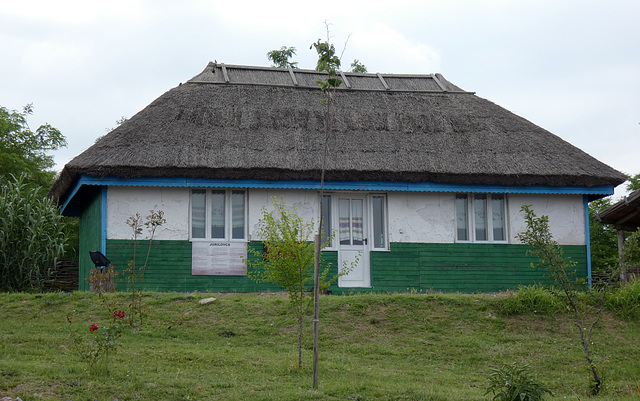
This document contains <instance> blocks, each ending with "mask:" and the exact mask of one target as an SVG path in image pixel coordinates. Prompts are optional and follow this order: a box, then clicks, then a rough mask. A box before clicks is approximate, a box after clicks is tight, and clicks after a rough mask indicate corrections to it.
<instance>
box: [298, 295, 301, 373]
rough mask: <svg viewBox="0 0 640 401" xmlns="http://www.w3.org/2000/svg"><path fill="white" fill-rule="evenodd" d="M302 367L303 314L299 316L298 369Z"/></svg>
mask: <svg viewBox="0 0 640 401" xmlns="http://www.w3.org/2000/svg"><path fill="white" fill-rule="evenodd" d="M300 306H301V307H302V305H300ZM300 368H302V315H300V316H298V369H300Z"/></svg>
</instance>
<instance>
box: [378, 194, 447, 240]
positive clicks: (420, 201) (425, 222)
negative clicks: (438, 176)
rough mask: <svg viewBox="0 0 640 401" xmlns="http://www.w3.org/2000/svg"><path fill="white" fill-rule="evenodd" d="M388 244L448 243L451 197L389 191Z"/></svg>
mask: <svg viewBox="0 0 640 401" xmlns="http://www.w3.org/2000/svg"><path fill="white" fill-rule="evenodd" d="M387 205H388V208H389V218H388V220H389V242H429V243H452V242H454V240H455V228H456V227H455V194H451V193H430V192H419V193H416V192H389V193H388V194H387Z"/></svg>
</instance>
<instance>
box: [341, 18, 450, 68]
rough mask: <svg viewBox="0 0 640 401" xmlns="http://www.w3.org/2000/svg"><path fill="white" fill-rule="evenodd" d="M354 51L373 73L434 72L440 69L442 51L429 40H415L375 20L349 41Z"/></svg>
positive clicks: (351, 52)
mask: <svg viewBox="0 0 640 401" xmlns="http://www.w3.org/2000/svg"><path fill="white" fill-rule="evenodd" d="M348 47H352V49H349V54H354V55H355V56H354V57H351V58H357V59H359V60H360V61H361V62H362V63H364V64H365V65H366V66H367V67H368V68H369V71H370V72H393V73H422V74H425V73H432V72H439V71H440V67H441V63H440V52H439V51H438V50H437V49H435V48H434V47H432V46H429V45H428V44H426V43H420V42H414V41H411V40H409V39H408V38H406V37H405V36H404V35H402V34H401V33H400V32H398V31H397V30H395V29H393V28H391V27H389V26H387V25H385V24H383V23H380V22H378V23H375V24H374V25H373V26H372V27H371V28H370V29H366V28H365V29H359V30H357V31H356V32H355V33H354V34H353V35H352V36H351V39H350V41H349V45H348ZM349 62H350V61H349Z"/></svg>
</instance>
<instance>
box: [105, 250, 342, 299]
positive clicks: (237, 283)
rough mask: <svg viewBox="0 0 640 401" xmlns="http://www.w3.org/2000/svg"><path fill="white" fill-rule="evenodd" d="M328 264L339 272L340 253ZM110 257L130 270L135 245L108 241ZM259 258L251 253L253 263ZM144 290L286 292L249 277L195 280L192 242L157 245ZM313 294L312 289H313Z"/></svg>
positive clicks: (140, 257)
mask: <svg viewBox="0 0 640 401" xmlns="http://www.w3.org/2000/svg"><path fill="white" fill-rule="evenodd" d="M249 246H251V247H254V248H255V249H257V250H258V251H259V252H261V251H262V250H263V246H262V243H261V242H258V241H254V242H251V243H250V244H249ZM147 249H148V242H146V241H139V242H138V248H137V251H136V254H137V256H136V257H137V265H138V266H140V265H141V264H142V263H144V259H145V258H146V252H147ZM323 254H324V255H323V259H324V263H331V266H332V269H333V271H334V272H335V269H336V266H337V253H336V252H324V253H323ZM107 255H108V258H109V259H110V260H111V262H112V263H113V264H114V265H115V266H116V267H117V270H118V271H122V270H124V269H126V268H127V265H128V263H129V261H130V260H131V259H132V258H133V242H132V241H131V240H108V241H107ZM252 258H255V256H252V254H251V253H249V259H250V260H251V259H252ZM144 280H145V282H144V290H147V291H162V292H164V291H179V292H193V291H200V292H267V291H272V292H277V291H282V290H283V289H282V288H281V287H279V286H276V285H273V284H267V283H260V284H258V283H255V282H254V281H253V280H251V279H249V278H248V277H246V276H192V275H191V242H189V241H164V240H163V241H160V240H157V241H153V245H152V248H151V254H150V256H149V262H148V267H147V269H146V272H145V279H144ZM118 289H119V290H120V291H127V290H129V289H128V288H127V281H126V277H123V276H121V277H120V280H119V282H118ZM309 289H310V290H311V288H309Z"/></svg>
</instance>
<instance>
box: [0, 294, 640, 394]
mask: <svg viewBox="0 0 640 401" xmlns="http://www.w3.org/2000/svg"><path fill="white" fill-rule="evenodd" d="M206 296H211V295H210V294H208V295H205V294H192V295H190V296H189V295H185V294H162V295H160V296H158V295H157V294H147V295H146V297H145V302H146V304H147V305H148V309H147V311H148V319H147V323H146V324H145V325H144V326H143V327H142V328H140V329H135V330H133V331H132V330H130V329H128V330H127V331H125V333H124V334H123V337H122V341H121V344H122V347H121V348H120V349H119V351H118V353H117V355H116V356H115V357H114V358H113V360H112V362H111V364H110V368H111V373H110V375H109V376H108V377H106V376H104V375H102V374H96V373H95V372H93V373H91V372H89V371H88V369H87V365H86V363H84V362H80V361H79V360H78V357H77V355H75V354H74V353H73V352H72V350H71V349H70V348H69V339H68V335H67V332H66V331H65V330H64V329H65V326H67V322H66V317H67V316H72V317H73V321H74V324H76V323H77V324H78V325H79V326H78V327H82V328H83V330H84V328H85V327H86V329H87V330H88V327H89V325H90V324H92V323H99V324H104V323H107V322H108V318H109V316H108V312H107V311H106V309H105V308H104V306H103V305H102V304H101V303H100V300H99V299H98V297H97V296H96V295H92V294H87V293H81V292H79V293H74V294H72V295H70V296H67V295H66V294H44V295H32V294H0V308H1V309H0V310H1V311H2V317H1V320H0V396H12V397H16V396H20V397H21V398H22V399H23V400H25V401H28V400H40V399H46V400H49V399H51V400H68V399H73V400H84V399H87V400H95V399H100V400H114V399H118V400H120V401H123V400H188V399H202V400H211V399H225V400H245V399H252V400H298V399H322V400H385V399H388V400H486V399H489V397H487V396H484V391H485V390H484V389H485V386H486V383H487V381H488V380H487V378H488V374H489V369H490V368H491V367H498V366H500V365H501V364H508V363H511V362H514V361H517V362H519V363H528V364H529V365H530V366H531V367H532V369H533V373H534V374H535V376H536V377H537V378H539V379H540V380H542V381H543V382H545V383H546V384H548V385H549V386H550V387H551V388H552V389H553V391H554V393H555V397H553V399H558V400H560V399H563V400H564V399H573V400H576V399H578V398H577V397H580V398H581V399H585V393H586V389H587V385H588V381H589V372H588V371H587V369H586V364H585V363H584V356H583V354H582V353H581V349H580V348H579V344H578V337H577V336H576V332H575V330H576V329H575V326H573V325H572V323H571V320H570V316H569V315H559V316H556V317H551V316H517V317H506V316H501V314H500V310H499V306H498V303H499V298H495V297H491V296H486V295H455V294H451V295H411V294H401V295H369V294H363V295H352V296H325V297H323V298H322V309H321V349H320V389H319V391H318V393H313V392H310V391H309V389H310V387H311V347H312V339H311V324H310V322H309V324H307V325H306V327H308V330H307V332H306V333H305V336H306V338H305V350H304V354H303V355H304V357H305V361H306V364H305V367H304V368H303V369H302V370H298V369H296V368H295V365H296V359H297V350H296V341H297V338H296V330H295V323H294V319H293V318H292V317H291V316H290V315H289V314H288V308H287V307H288V300H287V299H286V298H284V297H283V296H281V295H256V294H232V295H220V294H215V295H213V296H215V297H217V300H216V301H215V302H213V303H211V304H207V305H199V304H198V303H197V301H198V300H199V299H201V298H205V297H206ZM115 297H117V299H119V302H120V308H122V309H124V307H125V305H126V299H125V295H124V294H119V295H116V296H115ZM603 323H604V324H603V325H601V326H600V327H599V329H598V332H597V334H596V337H595V341H596V344H595V352H596V360H597V362H598V363H599V365H600V366H601V369H603V371H604V374H605V376H606V380H607V382H606V389H605V393H604V394H603V395H602V396H600V397H597V398H592V399H593V400H609V399H612V398H616V399H619V400H640V396H639V395H638V394H637V393H636V394H635V396H633V395H631V394H630V392H629V386H633V387H634V388H635V386H636V381H637V380H638V379H640V355H638V354H639V352H638V345H637V339H638V337H637V333H638V332H640V330H639V329H640V323H639V322H624V321H620V320H618V319H616V318H614V317H612V316H610V315H606V316H605V319H604V322H603ZM565 397H566V398H565Z"/></svg>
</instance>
